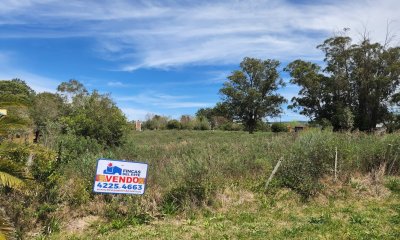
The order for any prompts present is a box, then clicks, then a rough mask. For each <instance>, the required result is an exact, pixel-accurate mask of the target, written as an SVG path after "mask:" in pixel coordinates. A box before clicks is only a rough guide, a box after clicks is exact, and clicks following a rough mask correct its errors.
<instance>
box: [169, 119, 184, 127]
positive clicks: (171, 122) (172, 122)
mask: <svg viewBox="0 0 400 240" xmlns="http://www.w3.org/2000/svg"><path fill="white" fill-rule="evenodd" d="M167 128H168V129H180V128H181V123H180V122H179V121H178V120H175V119H172V120H169V121H168V123H167Z"/></svg>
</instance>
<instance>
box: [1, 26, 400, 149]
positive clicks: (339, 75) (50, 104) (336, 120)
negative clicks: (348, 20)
mask: <svg viewBox="0 0 400 240" xmlns="http://www.w3.org/2000/svg"><path fill="white" fill-rule="evenodd" d="M317 48H318V49H320V50H321V51H322V52H323V53H324V56H325V57H324V59H323V60H322V61H321V62H322V64H317V63H313V62H310V61H305V60H301V59H297V60H295V61H292V62H290V63H289V64H288V65H287V66H286V67H283V68H282V67H281V63H280V62H279V61H278V60H274V59H266V60H261V59H256V58H250V57H246V58H244V59H243V61H242V62H241V63H240V70H235V71H233V72H232V73H231V74H230V75H229V76H227V80H226V81H225V83H224V84H223V86H222V88H221V89H220V94H221V102H218V103H217V104H216V105H215V106H214V107H212V108H201V109H199V110H198V111H197V113H196V116H195V117H192V116H189V115H182V116H181V118H180V119H178V120H175V119H169V118H167V117H165V116H160V115H152V116H149V117H148V118H147V119H146V121H145V122H144V124H143V127H144V128H145V129H194V130H208V129H221V130H246V131H249V132H250V133H252V132H254V131H256V130H260V129H266V128H268V127H269V126H268V125H267V124H266V123H265V122H264V121H263V119H265V118H266V117H277V116H279V115H280V114H282V113H283V108H282V105H283V104H285V103H288V108H289V109H292V110H294V111H296V112H299V113H300V114H302V115H304V116H306V117H308V118H309V120H310V122H311V123H313V124H318V125H321V126H331V127H332V128H333V130H335V131H341V130H356V129H357V130H361V131H372V130H374V129H375V128H376V126H377V124H383V125H384V126H386V128H387V129H388V130H389V131H394V130H396V129H399V128H400V115H399V114H398V112H396V111H395V110H393V109H396V107H397V109H398V107H399V105H400V87H399V83H400V82H399V81H400V48H399V47H398V46H390V45H389V44H388V43H384V44H380V43H374V42H372V41H371V40H370V39H369V38H367V37H364V38H363V39H362V40H361V41H359V42H358V43H353V41H352V39H351V38H350V37H348V36H347V35H346V34H345V33H343V34H341V35H339V36H334V37H331V38H328V39H326V40H325V41H324V42H323V43H322V44H321V45H319V46H317ZM281 70H283V71H284V72H286V73H288V74H289V76H290V80H289V82H290V83H291V84H294V85H297V86H299V87H300V91H299V92H298V94H297V96H296V97H293V98H292V99H291V100H290V102H288V100H287V99H285V98H284V97H283V96H282V95H280V94H279V93H278V90H279V89H281V88H282V87H284V86H285V82H284V81H283V80H282V77H281V76H280V71H281ZM0 88H1V90H0V91H1V99H0V100H1V101H2V105H3V106H5V107H7V108H9V109H10V112H11V113H13V112H15V113H17V112H18V116H17V115H14V114H11V116H10V117H8V118H7V120H2V126H1V127H0V134H1V135H3V136H4V135H7V134H6V133H5V131H6V130H5V129H6V128H7V131H8V134H10V132H13V133H12V134H14V135H15V134H20V133H18V131H22V132H23V131H26V130H27V129H28V128H26V127H23V126H28V125H31V126H34V129H35V133H36V136H35V139H38V138H39V137H41V136H42V137H44V138H46V137H47V138H51V136H54V135H55V133H56V132H61V133H63V134H64V133H71V134H76V135H79V136H87V137H90V138H93V139H96V140H97V141H99V142H100V143H102V144H105V145H110V146H114V145H118V144H120V142H121V141H122V140H121V139H122V136H123V132H124V131H125V130H126V129H127V127H129V123H128V122H127V120H126V118H125V116H124V115H123V113H122V112H121V110H120V109H119V108H118V107H117V106H116V104H115V103H114V102H113V101H112V99H111V97H110V96H109V95H107V94H100V93H99V92H98V91H96V90H95V91H93V92H91V93H89V92H88V91H87V89H86V88H85V87H84V86H83V85H82V84H81V83H80V82H78V81H77V80H70V81H69V82H63V83H61V84H60V85H59V86H58V88H57V92H56V93H39V94H35V93H34V91H33V90H32V89H31V88H30V87H29V86H27V85H26V84H25V83H24V82H23V81H21V80H18V79H16V80H12V81H2V82H1V85H0ZM13 102H14V103H13ZM7 121H8V123H9V124H8V125H7Z"/></svg>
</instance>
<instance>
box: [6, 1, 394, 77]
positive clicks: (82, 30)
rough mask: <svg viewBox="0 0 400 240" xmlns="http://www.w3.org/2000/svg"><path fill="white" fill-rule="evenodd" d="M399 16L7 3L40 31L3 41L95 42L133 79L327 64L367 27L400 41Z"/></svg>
mask: <svg viewBox="0 0 400 240" xmlns="http://www.w3.org/2000/svg"><path fill="white" fill-rule="evenodd" d="M399 8H400V1H397V0H384V1H372V0H356V1H332V2H329V1H322V2H320V1H316V2H314V3H310V4H294V3H293V2H289V1H285V0H264V1H262V0H251V1H215V2H204V1H202V2H195V3H193V2H187V1H159V2H157V1H127V0H125V1H111V0H110V1H109V0H104V1H78V0H69V1H54V0H6V1H3V3H0V13H2V15H1V16H0V22H2V23H5V22H9V23H11V24H12V23H15V22H16V21H18V22H19V23H18V24H32V23H34V25H32V26H33V27H32V28H29V29H28V30H27V31H24V32H16V31H1V33H2V34H1V36H0V37H3V38H5V37H40V38H43V37H75V36H86V37H94V38H96V39H97V40H98V42H99V49H98V52H100V53H102V54H101V56H102V57H105V58H107V59H110V60H114V61H119V62H120V63H121V65H122V66H121V69H122V70H126V71H132V70H136V69H138V68H162V69H168V68H173V67H179V66H183V65H193V64H194V65H203V64H212V65H215V64H217V65H218V64H231V63H234V64H237V63H238V62H240V60H241V59H242V58H243V57H244V56H254V57H259V58H276V59H279V60H283V61H286V60H293V59H294V58H305V59H320V55H321V53H320V52H319V51H318V50H316V49H315V46H316V45H317V44H319V43H321V41H322V40H323V39H325V38H326V37H328V36H330V35H332V34H333V33H334V32H335V31H337V30H341V29H343V28H345V27H349V28H351V29H352V31H351V32H350V33H351V35H352V36H353V37H356V38H357V37H358V34H359V32H362V31H363V27H364V26H365V27H366V28H368V29H369V30H370V35H371V37H372V38H373V39H375V40H378V41H382V40H383V39H384V37H385V31H386V23H387V22H388V21H392V22H393V24H392V25H391V27H392V30H393V32H394V33H398V32H399V31H400V27H399V26H400V25H399V21H400V15H399V14H398V9H399ZM66 23H68V24H66ZM60 29H62V30H60Z"/></svg>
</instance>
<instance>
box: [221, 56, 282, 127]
mask: <svg viewBox="0 0 400 240" xmlns="http://www.w3.org/2000/svg"><path fill="white" fill-rule="evenodd" d="M279 65H280V63H279V61H276V60H271V59H268V60H261V59H256V58H248V57H246V58H244V59H243V61H242V62H241V63H240V68H241V70H237V71H234V72H232V75H230V76H229V77H228V81H226V82H225V83H224V85H223V87H222V88H221V90H220V93H221V94H222V95H223V103H224V104H226V106H228V109H229V111H230V112H231V113H232V116H233V117H234V119H237V120H240V121H242V122H243V124H244V125H245V126H246V129H247V130H248V131H249V132H250V133H253V132H254V130H255V128H256V125H257V121H259V120H261V119H262V118H264V117H266V116H277V115H278V114H279V113H281V104H283V103H285V102H286V100H285V98H284V97H282V96H281V95H279V94H278V93H277V92H276V91H277V90H278V89H279V87H280V86H284V82H283V81H282V79H281V78H280V77H279V72H278V70H277V68H278V67H279Z"/></svg>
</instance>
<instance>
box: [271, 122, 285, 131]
mask: <svg viewBox="0 0 400 240" xmlns="http://www.w3.org/2000/svg"><path fill="white" fill-rule="evenodd" d="M271 131H272V132H288V131H289V128H288V126H287V125H286V124H285V123H278V122H276V123H272V125H271Z"/></svg>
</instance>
